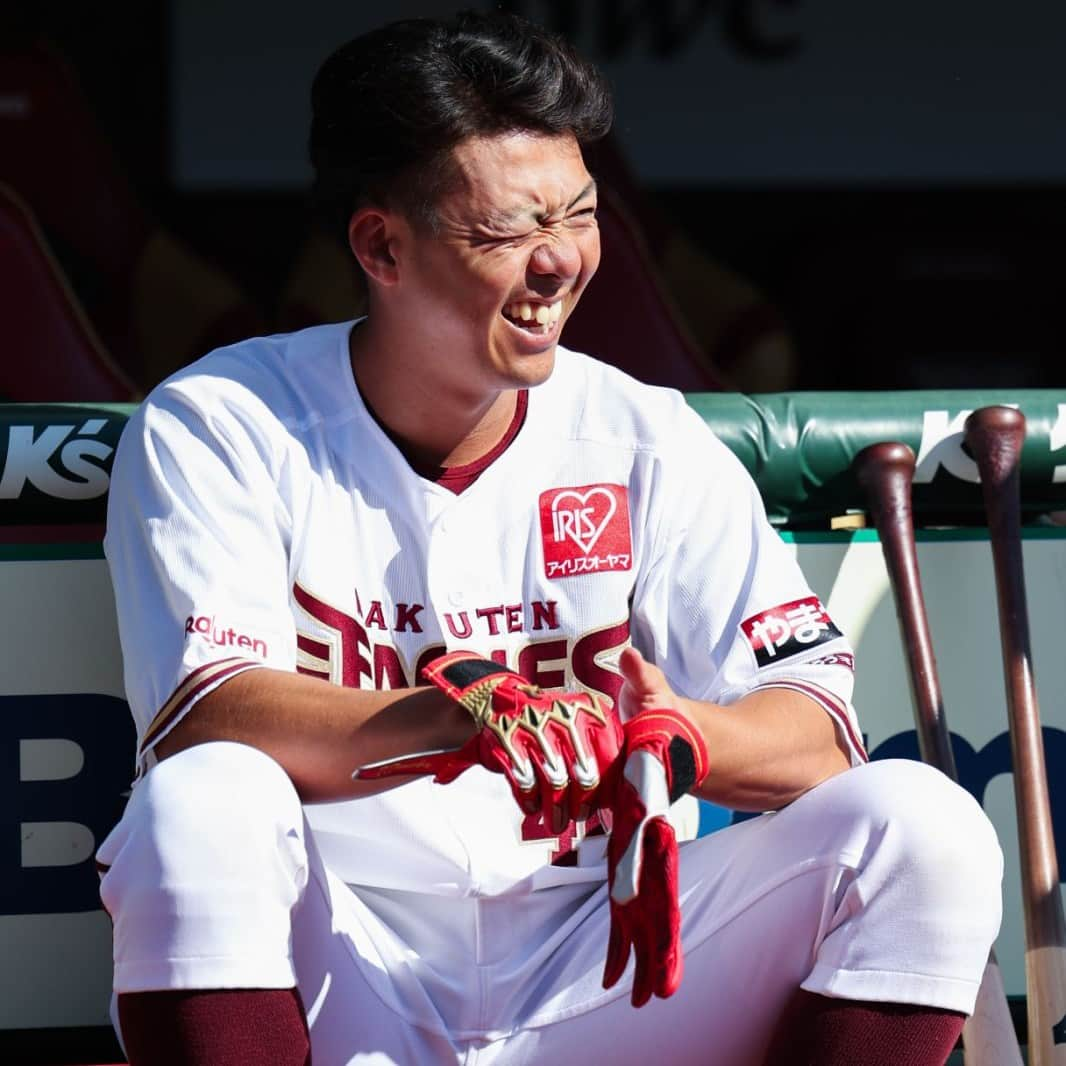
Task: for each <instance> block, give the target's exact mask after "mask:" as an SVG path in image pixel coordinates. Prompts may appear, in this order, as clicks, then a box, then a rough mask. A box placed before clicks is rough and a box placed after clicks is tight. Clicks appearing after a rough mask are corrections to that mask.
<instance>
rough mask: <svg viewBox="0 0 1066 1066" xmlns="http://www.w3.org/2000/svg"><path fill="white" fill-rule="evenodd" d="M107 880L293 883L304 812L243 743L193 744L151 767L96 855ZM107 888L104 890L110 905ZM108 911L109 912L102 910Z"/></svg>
mask: <svg viewBox="0 0 1066 1066" xmlns="http://www.w3.org/2000/svg"><path fill="white" fill-rule="evenodd" d="M97 859H98V861H99V863H100V865H101V866H102V867H103V868H104V869H105V871H106V870H110V869H111V868H112V867H115V866H122V868H123V872H122V876H121V877H119V878H115V879H113V880H114V881H118V882H120V883H121V884H122V885H124V886H126V887H129V886H132V885H141V886H142V887H143V888H144V890H145V891H156V890H158V891H164V892H165V891H167V890H168V889H169V886H172V885H174V884H180V883H181V882H182V880H183V879H187V877H188V874H189V872H190V871H191V870H196V871H197V875H198V876H199V877H211V878H214V879H217V880H219V881H224V880H227V879H231V878H236V879H244V878H246V877H253V878H256V879H258V880H259V881H260V882H263V881H267V880H269V879H270V877H271V875H272V874H273V875H275V877H278V878H281V879H282V880H286V881H289V882H292V883H293V884H296V883H298V882H299V881H300V880H301V876H302V871H303V870H304V869H305V867H306V853H305V852H304V845H303V814H302V809H301V806H300V800H299V797H298V796H297V794H296V790H295V789H294V787H293V785H292V782H291V781H290V779H289V777H288V775H287V774H286V773H285V771H284V770H283V769H282V768H281V766H279V765H278V763H277V762H275V761H274V760H273V759H271V758H270V757H269V756H268V755H265V754H264V753H263V752H261V751H259V750H257V749H255V748H252V747H249V746H248V745H244V744H234V743H229V742H218V743H210V744H202V745H197V746H196V747H192V748H188V749H186V750H185V751H182V752H179V753H178V754H176V755H172V756H170V758H168V759H165V760H164V761H163V762H161V763H159V764H158V765H157V766H155V767H153V768H152V769H151V770H150V771H149V772H148V774H147V775H146V776H145V778H144V780H142V781H141V782H140V783H139V784H138V785H137V787H136V788H135V789H134V792H133V795H132V796H131V797H130V802H129V805H128V807H127V810H126V812H125V814H124V815H123V817H122V820H121V821H120V822H119V824H118V825H117V826H116V827H115V829H114V830H113V831H112V833H111V834H110V835H109V836H108V838H107V839H106V840H105V841H104V843H103V844H102V845H101V847H100V850H99V852H98V853H97ZM108 887H109V886H108V882H107V878H106V877H105V883H104V885H103V892H102V894H103V895H104V903H105V906H106V905H107V904H108V900H107V892H108ZM109 909H110V908H109Z"/></svg>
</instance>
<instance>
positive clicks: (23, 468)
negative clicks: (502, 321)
mask: <svg viewBox="0 0 1066 1066" xmlns="http://www.w3.org/2000/svg"><path fill="white" fill-rule="evenodd" d="M688 399H689V402H690V403H691V405H692V406H693V407H694V408H695V409H696V410H697V411H698V412H699V413H700V415H701V416H702V417H703V418H704V419H705V421H706V422H707V423H708V424H709V425H710V426H711V427H712V428H713V429H714V430H715V431H716V432H717V433H718V434H719V435H720V436H721V437H722V439H723V440H724V441H725V442H726V444H727V445H728V446H729V447H730V448H731V449H732V450H733V451H734V452H735V453H736V454H737V455H738V456H739V458H740V459H741V460H742V462H743V463H744V464H745V466H746V467H747V468H748V470H749V471H750V472H751V473H752V475H753V476H754V478H755V480H756V482H757V484H758V485H759V488H760V490H761V492H762V495H763V498H764V500H765V502H766V505H767V511H768V514H769V516H770V519H771V521H772V522H773V523H774V524H775V526H777V527H778V528H779V529H780V531H781V536H782V537H783V538H784V539H785V540H786V542H788V543H789V544H790V545H791V546H792V548H793V550H794V551H795V552H796V555H797V557H798V559H799V561H800V564H801V566H802V567H803V569H804V571H805V572H806V574H807V577H808V579H809V581H810V582H811V584H812V586H813V588H814V590H815V591H816V592H817V593H818V595H819V596H820V597H821V598H822V600H823V602H824V603H825V604H826V606H827V608H828V610H829V612H830V614H831V615H832V616H833V618H834V620H835V621H836V622H837V624H838V625H839V626H840V627H841V628H842V629H843V630H844V632H845V633H846V634H847V635H848V636H849V637H850V639H851V641H852V643H853V644H854V646H855V650H856V660H857V669H858V673H857V684H856V692H855V704H856V707H857V708H858V711H859V716H860V720H861V722H862V725H863V728H864V733H865V739H866V742H867V747H868V750H869V751H870V754H871V757H873V758H880V757H886V756H906V757H913V758H917V757H918V746H917V741H916V737H915V732H914V728H913V724H912V719H911V711H910V690H909V683H908V680H907V672H906V667H905V663H904V659H903V652H902V647H901V642H900V638H899V630H898V625H897V622H896V615H895V608H894V604H893V600H892V595H891V591H890V589H889V586H888V579H887V575H886V571H885V567H884V563H883V560H882V556H881V551H880V545H879V543H878V541H877V537H876V534H875V533H874V531H873V530H872V529H869V528H862V523H861V516H862V513H863V512H864V511H865V509H866V502H865V498H864V496H863V493H862V491H861V490H860V488H859V486H858V485H857V483H856V480H855V478H854V475H853V474H852V472H851V460H852V458H853V457H854V456H855V455H856V454H857V452H859V451H860V450H861V449H862V448H863V447H865V446H866V445H868V444H871V443H874V442H877V441H882V440H900V441H903V442H905V443H907V444H909V445H910V446H911V448H912V449H913V450H914V453H915V455H916V456H917V457H918V463H917V469H916V473H915V479H914V510H915V515H916V521H917V524H918V525H919V527H920V528H919V530H918V534H917V536H918V556H919V564H920V566H921V572H922V580H923V586H924V592H925V600H926V605H927V608H928V612H929V618H930V626H931V630H932V635H933V641H934V646H935V650H936V655H937V662H938V667H939V673H940V680H941V686H942V689H943V694H944V703H945V709H946V715H947V719H948V724H949V726H950V728H951V731H952V735H953V747H954V752H955V758H956V762H957V765H958V770H959V777H960V780H961V782H962V784H963V786H964V787H966V788H967V789H968V790H969V791H970V792H971V793H972V794H973V795H975V796H976V797H977V798H978V799H979V800H980V801H981V802H982V804H983V805H984V808H985V810H986V811H987V812H988V814H989V816H990V817H991V818H992V820H993V822H994V823H995V825H996V828H997V830H998V831H999V834H1000V839H1001V842H1002V844H1003V847H1004V851H1005V853H1006V858H1007V873H1006V876H1005V883H1004V907H1005V910H1004V923H1003V930H1002V932H1001V935H1000V938H999V941H998V942H997V946H996V950H997V954H998V956H999V961H1000V964H1001V967H1002V969H1003V976H1004V982H1005V984H1006V988H1007V992H1008V994H1009V995H1011V996H1012V997H1015V999H1016V1000H1017V1001H1018V1002H1017V1003H1016V1005H1019V1004H1020V1000H1021V997H1023V996H1024V991H1025V987H1024V969H1023V962H1022V951H1023V943H1022V919H1021V906H1020V890H1019V884H1018V845H1017V833H1016V829H1015V822H1014V799H1013V790H1012V784H1011V774H1010V744H1009V738H1008V735H1007V718H1006V709H1005V699H1004V686H1003V680H1002V673H1001V668H1000V653H999V630H998V622H997V612H996V602H995V591H994V584H993V578H992V562H991V554H990V551H989V546H988V541H987V535H986V531H985V530H984V528H983V525H984V515H983V509H982V503H981V494H980V488H979V485H978V483H977V472H976V467H975V465H974V463H973V462H972V460H971V459H969V457H968V456H967V455H966V454H965V452H964V451H963V449H962V427H963V422H964V420H965V417H966V415H967V414H968V413H969V412H970V411H971V410H974V409H976V408H977V407H981V406H985V405H988V404H993V403H1006V404H1013V405H1018V406H1020V408H1021V409H1022V411H1023V412H1024V413H1025V415H1026V417H1027V420H1028V436H1027V440H1026V445H1025V449H1024V452H1023V466H1022V500H1023V519H1024V520H1025V523H1026V525H1025V530H1024V539H1023V544H1024V558H1025V566H1026V577H1027V587H1028V595H1029V610H1030V625H1031V632H1032V644H1033V662H1034V671H1035V677H1036V683H1037V690H1038V693H1039V694H1040V697H1041V711H1042V715H1043V722H1044V741H1045V750H1046V757H1047V765H1048V776H1049V779H1050V791H1051V802H1052V810H1053V817H1054V821H1055V824H1056V826H1057V827H1061V830H1062V831H1063V832H1066V786H1064V784H1063V778H1064V775H1066V706H1064V703H1066V698H1064V697H1063V695H1062V694H1063V693H1064V692H1066V656H1064V655H1063V654H1062V650H1061V648H1062V634H1063V632H1064V630H1066V527H1064V526H1062V525H1060V524H1059V521H1060V516H1061V515H1066V391H1061V392H1060V391H1050V390H1016V391H1009V390H962V391H953V392H882V393H794V394H775V395H761V396H748V395H742V394H735V393H700V394H692V395H690V396H689V397H688ZM130 410H131V408H130V407H129V406H127V405H114V404H55V405H19V404H15V405H0V589H2V590H3V602H4V606H5V609H4V611H3V615H2V618H0V638H2V639H0V647H2V648H3V652H2V655H3V657H4V661H3V671H2V674H0V677H2V687H0V797H2V803H0V809H2V811H3V823H2V825H3V831H2V837H0V944H2V945H3V949H4V950H3V952H2V953H0V1062H4V1063H12V1064H14V1063H24V1064H27V1066H29V1064H32V1063H86V1062H114V1061H117V1058H118V1051H117V1046H116V1044H115V1042H114V1038H113V1036H112V1034H111V1030H110V1025H109V1023H108V1014H107V1011H108V998H109V989H110V977H111V962H110V926H109V923H108V919H107V916H106V915H105V914H104V912H103V911H102V910H101V908H100V904H99V898H98V894H97V875H96V872H95V868H94V864H93V853H94V851H95V848H96V846H97V844H98V843H99V842H100V840H101V839H102V838H103V836H104V835H105V834H106V832H107V831H108V829H109V828H110V826H111V825H112V824H113V823H114V822H115V821H116V819H117V818H118V817H119V815H120V813H121V810H122V806H123V803H124V800H125V794H126V791H127V789H128V788H129V785H130V780H131V777H132V770H133V763H134V733H133V727H132V724H131V722H130V719H129V714H128V710H127V707H126V704H125V701H124V698H123V686H122V669H121V658H120V652H119V646H118V639H117V633H116V626H115V616H114V604H113V599H112V594H111V587H110V583H109V580H108V574H107V567H106V563H105V562H104V559H103V554H102V550H101V546H100V539H101V536H102V533H103V523H104V515H105V503H106V495H107V489H108V477H109V470H110V464H111V459H112V456H113V454H114V449H115V445H116V444H117V442H118V438H119V436H120V434H121V432H122V429H123V427H124V425H125V422H126V418H127V417H128V414H129V412H130ZM693 461H694V462H695V461H698V457H693ZM841 520H842V521H841ZM834 525H836V526H841V525H843V526H847V527H850V528H832V527H833V526H834ZM731 819H732V815H731V812H728V811H724V810H721V809H719V808H714V807H712V806H711V805H709V804H703V805H701V809H700V832H701V833H705V832H711V831H713V830H714V829H716V828H718V827H720V826H722V825H724V824H728V822H729V821H730V820H731ZM1059 853H1060V854H1063V851H1062V849H1061V848H1059ZM1016 1017H1017V1018H1018V1019H1019V1021H1020V1024H1021V1026H1024V1014H1023V1012H1022V1011H1021V1010H1019V1012H1018V1013H1017V1014H1016Z"/></svg>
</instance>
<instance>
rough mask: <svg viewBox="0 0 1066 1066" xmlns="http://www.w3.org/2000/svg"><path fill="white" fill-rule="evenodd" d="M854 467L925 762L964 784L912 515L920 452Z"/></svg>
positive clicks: (883, 451)
mask: <svg viewBox="0 0 1066 1066" xmlns="http://www.w3.org/2000/svg"><path fill="white" fill-rule="evenodd" d="M853 466H854V470H855V476H856V478H857V479H858V482H859V484H860V485H861V486H862V487H863V488H864V489H865V490H866V494H867V498H868V499H869V502H870V510H871V511H872V513H873V516H874V524H875V525H876V526H877V533H878V536H879V537H880V539H881V549H882V551H883V552H884V556H885V566H886V567H887V569H888V576H889V580H890V582H891V585H892V594H893V596H894V598H895V601H896V615H897V617H898V618H899V626H900V636H901V638H902V640H903V647H904V649H905V651H906V653H907V665H908V673H909V676H910V683H911V696H912V698H913V700H914V712H915V723H916V725H917V727H918V746H919V749H920V751H921V755H922V759H923V760H924V761H925V762H927V763H930V764H931V765H933V766H935V767H937V768H938V769H940V770H942V771H943V772H944V773H946V774H947V775H948V777H950V778H951V779H952V780H958V774H957V773H956V770H955V756H954V754H953V753H952V750H951V739H950V736H949V734H948V728H947V724H946V722H945V719H944V703H943V699H942V697H941V694H940V681H939V677H938V675H937V669H936V658H935V656H934V655H933V641H932V637H931V636H930V633H929V618H928V615H927V613H926V609H925V599H924V597H923V596H922V582H921V578H920V576H919V572H918V555H917V550H916V548H915V542H914V515H913V512H912V510H911V483H912V481H913V478H914V452H912V451H911V449H910V448H909V447H907V445H906V444H901V443H899V442H896V441H886V442H884V443H881V444H871V445H870V446H869V447H868V448H863V450H862V451H861V452H859V454H858V455H857V456H856V457H855V460H854V464H853Z"/></svg>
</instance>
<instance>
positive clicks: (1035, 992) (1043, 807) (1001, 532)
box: [965, 406, 1066, 1066]
mask: <svg viewBox="0 0 1066 1066" xmlns="http://www.w3.org/2000/svg"><path fill="white" fill-rule="evenodd" d="M1024 440H1025V416H1024V415H1023V414H1022V413H1021V412H1020V411H1017V410H1015V409H1014V408H1011V407H1001V406H996V407H984V408H981V409H979V410H977V411H974V412H973V414H971V415H970V417H969V418H968V419H967V420H966V429H965V442H966V447H967V449H968V450H969V452H970V454H971V455H972V456H973V458H974V460H975V461H976V463H977V468H978V470H979V471H980V473H981V488H982V493H983V495H984V502H985V511H986V514H987V516H988V532H989V539H990V541H991V546H992V561H993V567H994V572H995V580H996V600H997V606H998V611H999V629H1000V644H1001V647H1002V654H1003V673H1004V680H1005V683H1006V694H1007V713H1008V721H1009V724H1010V738H1011V755H1012V759H1013V763H1014V794H1015V804H1016V807H1017V815H1018V842H1019V848H1020V853H1021V878H1022V902H1023V906H1024V910H1025V943H1026V976H1027V985H1028V1007H1029V1049H1030V1052H1029V1056H1030V1057H1029V1061H1030V1062H1031V1063H1033V1064H1035V1066H1046V1064H1051V1063H1056V1064H1059V1063H1062V1064H1066V922H1064V920H1063V912H1062V897H1061V895H1060V891H1059V867H1058V860H1057V857H1056V855H1055V837H1054V832H1053V829H1052V823H1051V804H1050V798H1049V793H1048V780H1047V769H1046V766H1045V762H1044V741H1043V736H1042V733H1041V725H1040V707H1039V704H1038V702H1037V695H1036V686H1035V683H1034V680H1033V668H1032V653H1031V649H1030V644H1029V612H1028V605H1027V603H1026V595H1025V573H1024V568H1023V563H1022V540H1021V477H1020V468H1021V453H1022V445H1023V443H1024Z"/></svg>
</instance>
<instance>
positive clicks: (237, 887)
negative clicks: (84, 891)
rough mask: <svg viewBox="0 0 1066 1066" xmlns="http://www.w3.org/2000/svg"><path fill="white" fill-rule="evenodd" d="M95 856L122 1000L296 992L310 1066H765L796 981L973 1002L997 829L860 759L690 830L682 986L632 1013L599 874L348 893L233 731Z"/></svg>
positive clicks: (974, 811) (988, 922) (888, 768)
mask: <svg viewBox="0 0 1066 1066" xmlns="http://www.w3.org/2000/svg"><path fill="white" fill-rule="evenodd" d="M99 859H100V861H101V863H102V864H104V865H106V866H107V867H109V870H108V872H107V873H106V875H105V876H104V879H103V882H102V887H101V893H102V897H103V901H104V905H105V906H106V907H107V909H108V911H109V912H110V914H111V916H112V919H113V921H114V947H115V990H116V992H134V991H147V990H153V989H177V988H226V987H229V988H235V987H239V988H285V987H292V986H293V985H296V986H297V987H298V988H299V990H300V993H301V995H302V998H303V1001H304V1005H305V1008H306V1011H307V1016H308V1022H309V1025H310V1032H311V1044H312V1055H313V1061H314V1063H315V1066H340V1064H355V1063H360V1064H379V1063H381V1064H384V1063H396V1064H404V1066H410V1064H418V1066H421V1064H437V1063H464V1064H468V1066H470V1064H475V1063H476V1064H483V1066H488V1064H490V1063H506V1064H507V1066H521V1064H526V1063H529V1064H533V1063H544V1062H551V1061H556V1062H572V1061H578V1060H579V1059H580V1061H592V1062H595V1061H597V1059H599V1058H600V1057H601V1056H602V1059H603V1061H610V1062H611V1063H612V1066H624V1064H627V1063H634V1064H636V1063H640V1064H641V1066H646V1064H647V1062H648V1061H649V1060H650V1059H652V1057H654V1059H655V1060H658V1061H664V1062H670V1063H677V1064H684V1063H689V1062H691V1063H706V1062H708V1061H713V1062H715V1063H716V1064H719V1066H755V1064H759V1063H761V1062H762V1056H763V1052H764V1051H765V1048H766V1045H767V1043H768V1042H769V1039H770V1035H771V1033H772V1031H773V1029H774V1026H775V1024H776V1020H777V1018H778V1016H779V1014H780V1012H781V1010H782V1008H783V1007H784V1004H785V1003H786V1001H787V1000H788V998H789V997H790V996H791V994H792V992H793V991H794V990H795V988H796V987H797V986H798V985H801V984H802V986H803V987H804V988H806V989H808V990H809V991H811V992H816V993H820V994H822V995H827V996H838V997H845V998H849V999H858V1000H874V1001H888V1002H901V1003H919V1004H927V1005H930V1006H936V1007H944V1008H949V1009H951V1010H957V1011H963V1012H969V1011H971V1010H972V1008H973V1004H974V1000H975V997H976V994H977V988H978V985H979V982H980V978H981V973H982V970H983V968H984V964H985V961H986V958H987V955H988V951H989V948H990V946H991V944H992V942H993V940H994V938H995V936H996V933H997V931H998V928H999V920H1000V881H1001V877H1002V856H1001V853H1000V850H999V846H998V843H997V841H996V837H995V832H994V830H993V828H992V826H991V824H990V823H989V821H988V819H987V818H986V817H985V815H984V813H983V812H982V810H981V809H980V807H979V805H978V804H977V803H976V802H975V801H974V800H973V799H972V797H970V796H969V795H968V794H967V793H966V792H964V791H963V790H962V789H961V788H959V787H958V786H956V785H954V784H953V783H952V782H951V781H949V780H948V778H946V777H945V776H944V775H943V774H940V773H938V772H937V771H935V770H932V769H930V768H929V767H927V766H924V765H922V764H921V763H917V762H911V761H904V760H892V761H884V762H875V763H870V764H868V765H864V766H859V767H856V768H854V769H851V770H848V771H846V772H845V773H843V774H841V775H839V776H837V777H835V778H833V779H831V780H830V781H827V782H826V783H825V784H823V785H821V786H819V787H818V788H816V789H814V790H812V791H811V792H809V793H807V794H806V795H805V796H803V797H801V798H800V799H799V800H797V801H796V802H795V803H793V804H791V805H790V806H789V807H787V808H785V809H784V810H781V811H778V812H776V813H773V814H766V815H762V816H760V817H758V818H755V819H752V820H749V821H746V822H742V823H740V824H738V825H734V826H730V827H729V828H726V829H723V830H720V831H718V832H716V833H713V834H711V835H710V836H706V837H703V838H701V839H699V840H696V841H692V842H691V843H688V844H686V845H683V846H682V850H681V895H682V915H683V928H682V936H683V941H684V948H685V976H684V980H683V981H682V985H681V989H680V991H679V992H678V993H677V994H676V995H675V996H673V997H672V998H670V999H668V1000H658V999H653V1000H652V1002H651V1003H649V1004H648V1005H647V1006H645V1007H643V1008H641V1009H640V1010H635V1009H634V1008H633V1007H632V1006H631V1005H630V1002H629V983H628V980H626V979H624V980H623V981H622V982H620V983H619V985H618V986H616V987H615V988H614V989H611V990H610V991H604V990H603V988H602V987H601V975H602V970H603V963H604V958H605V954H606V947H607V937H608V919H609V915H608V907H607V894H606V888H605V887H604V885H603V884H602V883H592V884H588V883H585V884H578V885H573V886H566V887H563V888H553V889H547V890H541V891H538V892H534V893H529V894H524V895H516V896H503V897H493V898H484V897H483V898H451V897H441V896H430V895H428V894H422V893H409V892H396V891H382V890H369V889H364V888H361V887H354V888H353V887H350V886H348V885H345V884H344V883H342V882H341V881H340V880H339V879H338V878H337V877H335V876H334V875H333V874H331V873H330V871H329V870H327V869H326V868H325V867H324V865H323V863H322V860H321V858H320V856H319V853H318V849H317V848H316V846H315V843H314V840H313V837H312V835H311V832H310V830H309V828H308V826H307V823H306V819H305V817H304V812H303V809H302V807H301V805H300V802H299V799H298V798H297V796H296V793H295V791H294V790H293V788H292V785H291V784H290V782H289V780H288V778H287V776H286V775H285V773H284V772H283V771H282V770H281V768H280V767H279V766H278V765H277V764H276V763H275V762H273V761H272V760H271V759H270V758H269V757H267V756H265V755H263V754H262V753H260V752H258V751H256V750H255V749H253V748H250V747H246V746H243V745H239V744H231V743H213V744H205V745H202V746H199V747H195V748H191V749H189V750H187V751H185V752H182V753H180V754H178V755H175V756H172V757H171V758H170V759H167V760H165V761H164V762H162V763H160V764H159V765H158V766H156V767H155V768H153V769H152V770H151V771H150V772H149V773H148V774H147V776H146V777H145V779H144V780H143V781H142V782H141V783H140V784H139V785H138V786H137V788H136V789H135V790H134V793H133V795H132V797H131V799H130V803H129V805H128V808H127V811H126V813H125V815H124V817H123V819H122V821H121V822H120V823H119V825H118V826H117V827H116V828H115V830H114V831H113V832H112V833H111V835H110V836H109V837H108V838H107V840H106V841H105V842H104V844H103V845H102V846H101V848H100V852H99ZM264 1061H266V1060H265V1059H264Z"/></svg>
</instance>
